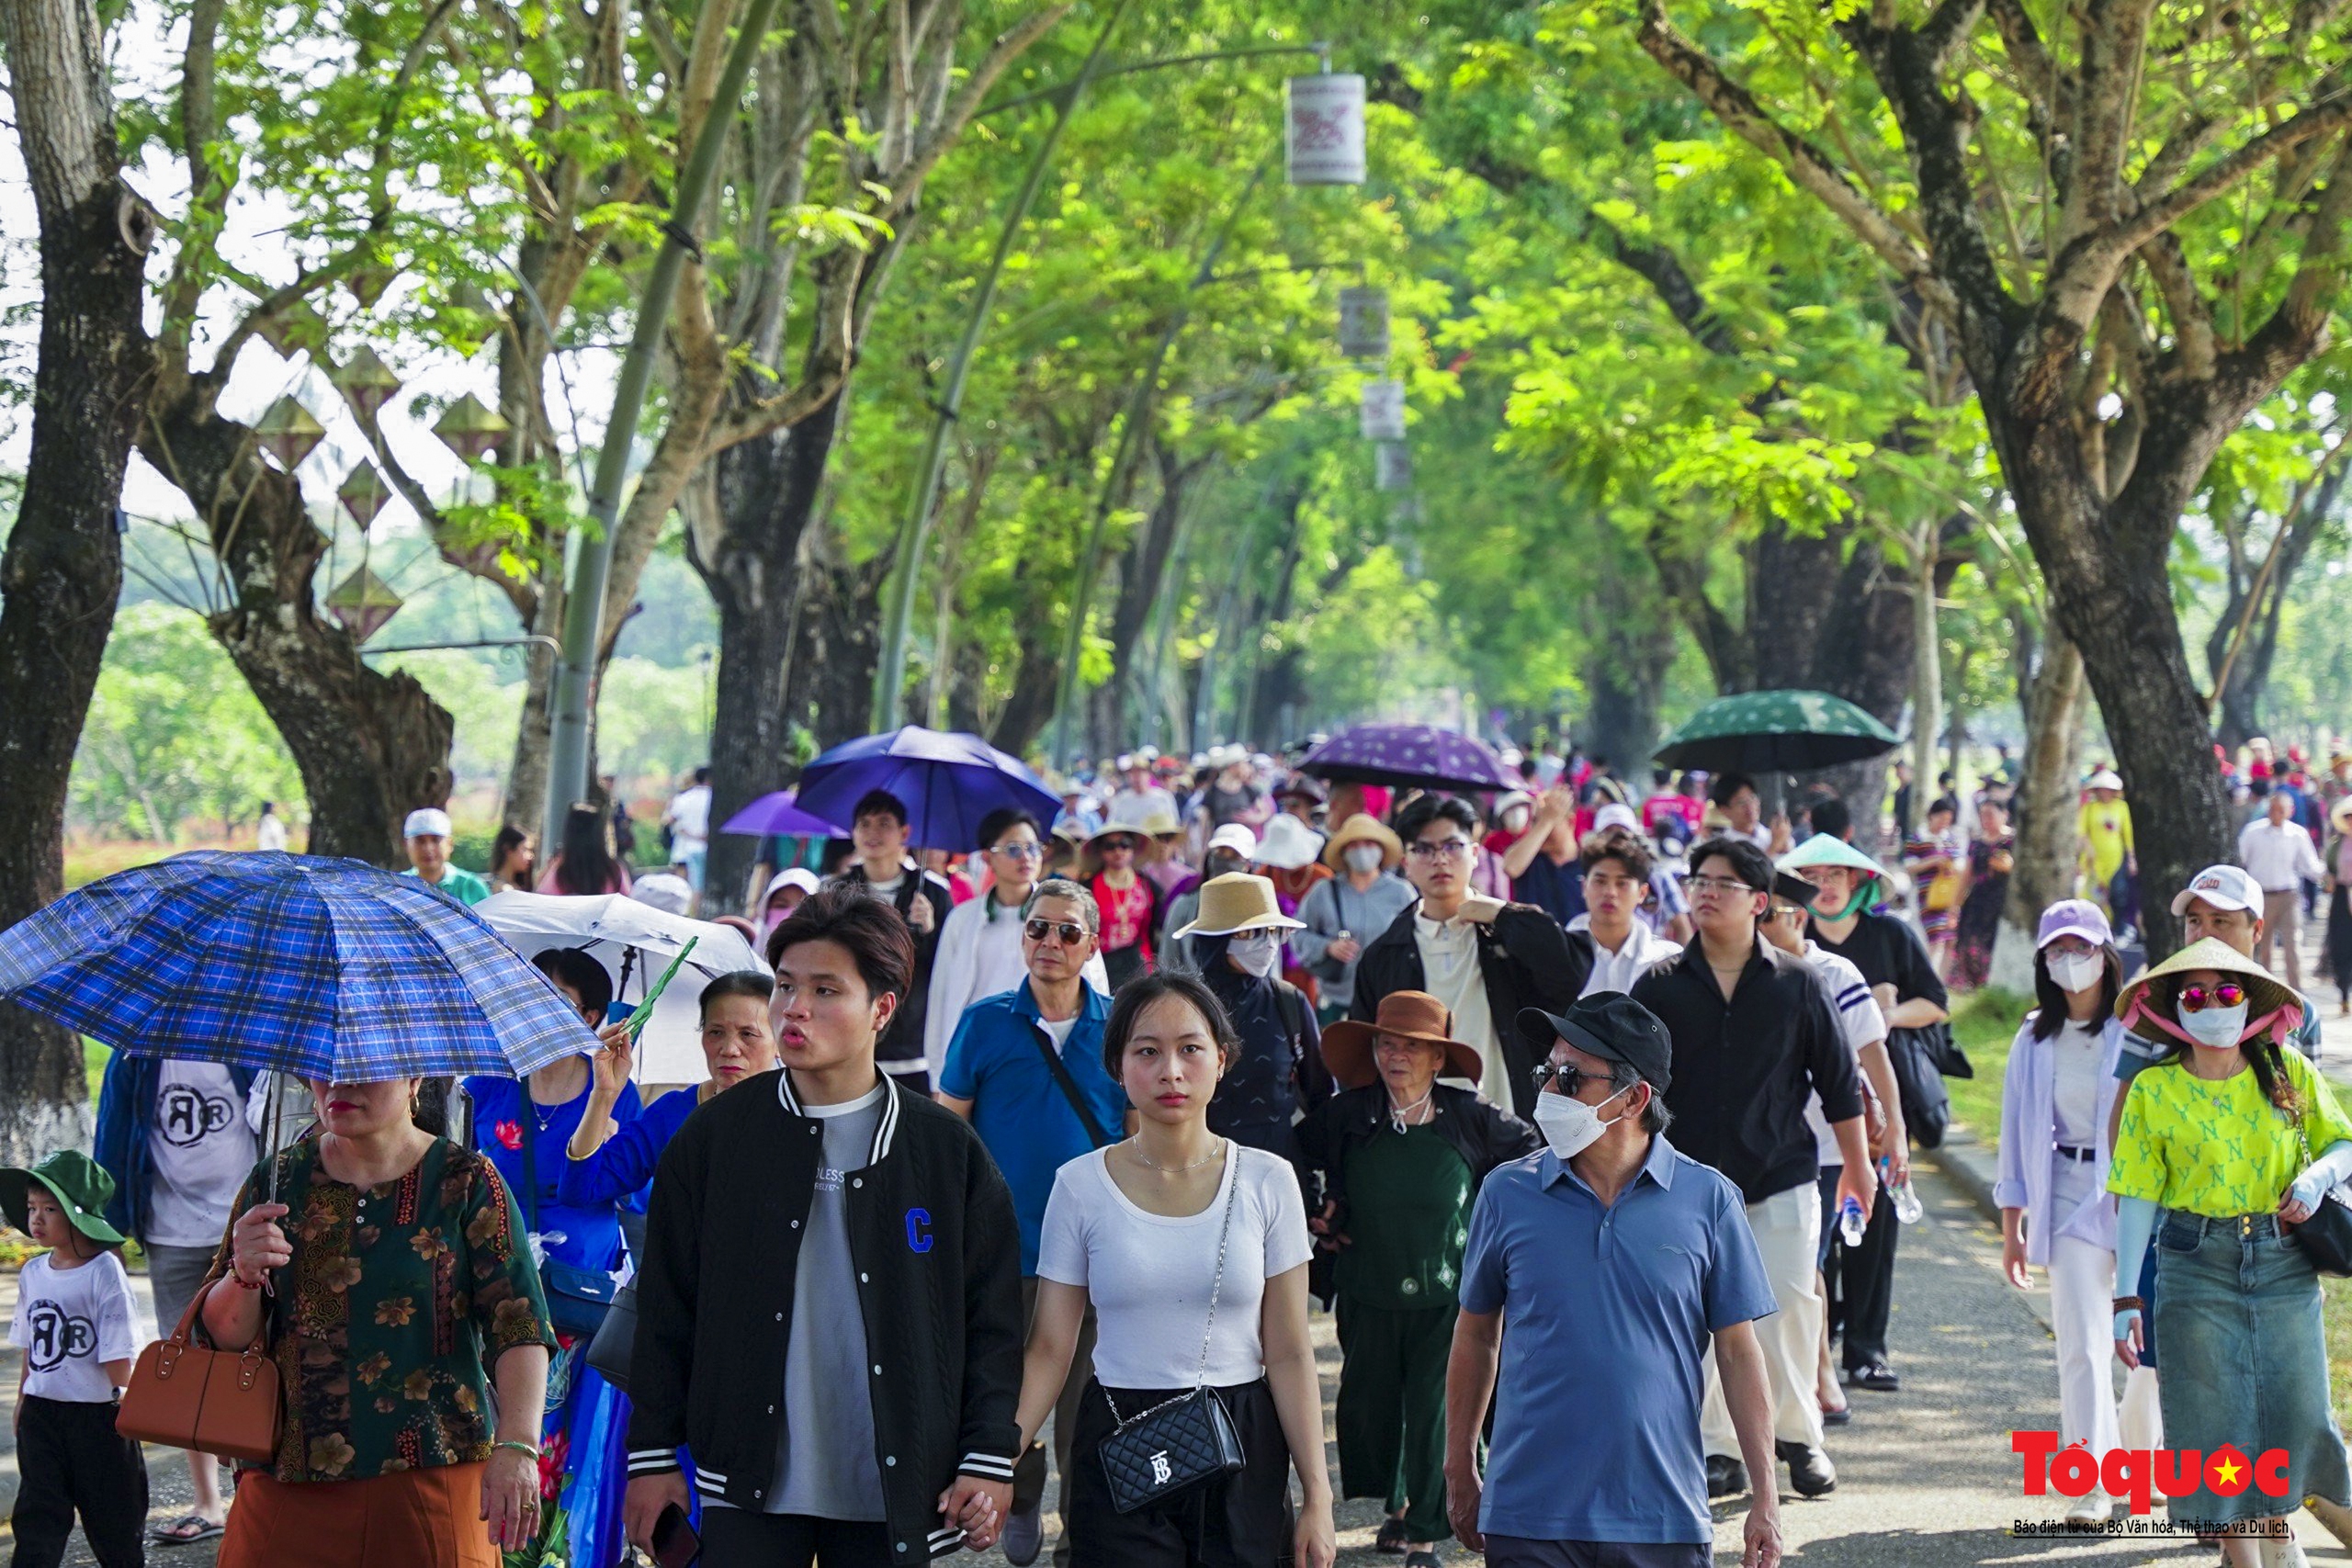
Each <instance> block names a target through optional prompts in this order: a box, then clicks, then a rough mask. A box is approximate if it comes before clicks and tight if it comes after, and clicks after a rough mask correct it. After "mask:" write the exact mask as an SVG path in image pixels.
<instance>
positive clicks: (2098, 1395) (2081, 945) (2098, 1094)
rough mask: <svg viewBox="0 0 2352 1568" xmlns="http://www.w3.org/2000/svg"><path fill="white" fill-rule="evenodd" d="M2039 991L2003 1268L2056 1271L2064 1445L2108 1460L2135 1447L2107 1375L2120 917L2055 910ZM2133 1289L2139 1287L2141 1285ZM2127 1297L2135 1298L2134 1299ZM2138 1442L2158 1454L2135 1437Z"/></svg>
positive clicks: (2004, 1136)
mask: <svg viewBox="0 0 2352 1568" xmlns="http://www.w3.org/2000/svg"><path fill="white" fill-rule="evenodd" d="M2035 950H2036V951H2035V953H2034V958H2033V989H2034V995H2035V997H2036V998H2038V999H2039V1000H2040V1002H2041V1006H2040V1007H2039V1008H2037V1009H2036V1010H2034V1011H2032V1012H2030V1013H2028V1014H2026V1015H2025V1022H2024V1024H2023V1025H2022V1026H2021V1027H2020V1028H2019V1029H2018V1037H2017V1040H2016V1043H2013V1044H2012V1045H2010V1047H2009V1065H2008V1070H2007V1077H2006V1079H2005V1081H2004V1083H2003V1085H2002V1089H2001V1151H2000V1155H2001V1158H2000V1174H1999V1179H1998V1180H1996V1181H1995V1182H1994V1184H1993V1201H1995V1202H1996V1203H1998V1204H1999V1205H2000V1206H2001V1266H2002V1268H2003V1269H2004V1270H2005V1271H2006V1272H2007V1275H2008V1277H2009V1283H2011V1284H2012V1285H2015V1286H2016V1287H2017V1288H2018V1289H2019V1290H2021V1291H2022V1290H2024V1289H2025V1288H2026V1287H2027V1284H2028V1282H2029V1276H2028V1275H2027V1272H2026V1268H2027V1265H2029V1264H2033V1263H2039V1264H2041V1266H2042V1267H2043V1268H2044V1269H2047V1270H2049V1274H2050V1323H2051V1331H2052V1335H2053V1337H2055V1338H2056V1339H2057V1341H2058V1413H2059V1414H2058V1425H2059V1441H2060V1442H2061V1443H2063V1444H2065V1445H2067V1446H2069V1447H2071V1446H2073V1445H2074V1444H2075V1443H2078V1442H2080V1443H2086V1444H2088V1445H2089V1448H2090V1451H2091V1452H2093V1453H2095V1454H2103V1453H2105V1452H2107V1450H2109V1449H2112V1448H2118V1447H2121V1446H2124V1444H2123V1441H2122V1438H2121V1436H2120V1424H2119V1422H2118V1418H2117V1412H2116V1404H2115V1385H2114V1382H2112V1379H2113V1375H2114V1374H2113V1373H2111V1372H2109V1371H2108V1340H2109V1334H2110V1331H2111V1326H2112V1319H2111V1317H2110V1308H2109V1303H2110V1302H2111V1301H2112V1299H2113V1298H2114V1297H2115V1295H2116V1294H2117V1291H2116V1280H2115V1200H2114V1199H2112V1198H2110V1197H2109V1196H2108V1193H2107V1164H2108V1158H2109V1154H2110V1153H2111V1152H2112V1151H2111V1149H2110V1146H2109V1142H2108V1137H2109V1134H2108V1127H2109V1115H2108V1112H2109V1110H2110V1109H2111V1108H2112V1107H2113V1104H2114V1101H2115V1100H2116V1099H2117V1098H2118V1095H2119V1092H2120V1090H2121V1089H2123V1087H2124V1086H2123V1085H2122V1084H2121V1083H2120V1082H2119V1081H2118V1080H2117V1078H2116V1077H2115V1063H2116V1057H2117V1056H2118V1055H2119V1054H2120V1052H2121V1049H2122V1043H2123V1026H2122V1025H2121V1024H2120V1023H2119V1022H2117V1021H2116V1019H2115V997H2116V993H2117V991H2118V990H2119V989H2120V988H2121V986H2122V982H2123V964H2122V960H2121V959H2120V957H2119V956H2118V954H2117V953H2116V951H2115V944H2114V941H2113V939H2112V938H2111V937H2110V935H2109V930H2108V924H2107V916H2106V914H2105V913H2104V912H2102V911H2101V910H2100V908H2099V907H2098V905H2096V904H2093V903H2090V902H2088V901H2087V900H2085V899H2080V898H2068V899H2065V900H2064V901H2062V902H2060V903H2056V904H2052V906H2050V908H2047V909H2045V910H2043V911H2042V915H2041V930H2040V931H2039V932H2037V933H2036V942H2035ZM2129 1283H2131V1284H2132V1285H2136V1283H2137V1277H2136V1276H2135V1277H2134V1280H2132V1281H2130V1282H2129ZM2125 1293H2129V1292H2125ZM2134 1436H2135V1437H2136V1438H2138V1439H2139V1441H2138V1442H2137V1443H2136V1444H2135V1445H2133V1446H2138V1447H2144V1448H2153V1447H2154V1446H2156V1442H2155V1438H2154V1434H2153V1433H2150V1432H2146V1431H2144V1430H2143V1431H2141V1432H2137V1433H2135V1434H2134ZM2111 1507H2112V1504H2111V1502H2110V1501H2109V1497H2108V1495H2107V1494H2106V1493H2104V1492H2102V1491H2100V1490H2099V1489H2098V1487H2093V1488H2092V1489H2091V1490H2090V1491H2089V1492H2088V1493H2087V1494H2086V1495H2084V1496H2082V1497H2080V1498H2078V1499H2076V1500H2075V1503H2074V1504H2073V1505H2072V1506H2070V1507H2068V1509H2067V1510H2066V1518H2067V1520H2068V1521H2069V1522H2070V1523H2083V1524H2094V1525H2103V1524H2105V1523H2106V1522H2107V1518H2108V1515H2109V1510H2110V1508H2111Z"/></svg>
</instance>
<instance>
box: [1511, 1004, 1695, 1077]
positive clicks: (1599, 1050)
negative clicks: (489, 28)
mask: <svg viewBox="0 0 2352 1568" xmlns="http://www.w3.org/2000/svg"><path fill="white" fill-rule="evenodd" d="M1519 1027H1520V1029H1521V1032H1523V1033H1525V1034H1526V1035H1527V1037H1528V1038H1529V1039H1531V1040H1539V1041H1540V1040H1542V1039H1543V1038H1544V1034H1545V1032H1547V1031H1548V1032H1550V1033H1552V1034H1555V1035H1557V1036H1558V1037H1559V1038H1561V1039H1563V1040H1565V1041H1566V1042H1567V1043H1569V1044H1571V1045H1573V1046H1575V1047H1576V1048H1577V1050H1579V1051H1589V1052H1590V1053H1591V1054H1592V1055H1596V1056H1600V1057H1602V1058H1604V1059H1606V1060H1608V1061H1611V1062H1623V1063H1624V1064H1625V1065H1626V1066H1629V1067H1631V1068H1633V1069H1634V1071H1635V1072H1637V1073H1639V1074H1640V1075H1641V1076H1642V1078H1643V1081H1645V1083H1648V1084H1649V1085H1650V1086H1651V1087H1652V1088H1654V1089H1657V1091H1658V1092H1659V1093H1661V1094H1663V1093H1665V1092H1666V1088H1667V1086H1668V1084H1669V1083H1671V1082H1672V1081H1673V1080H1674V1041H1673V1040H1672V1038H1671V1037H1669V1036H1668V1034H1667V1032H1666V1025H1665V1024H1663V1023H1661V1022H1659V1021H1658V1017H1657V1014H1656V1013H1654V1012H1652V1011H1650V1010H1649V1009H1647V1008H1645V1007H1644V1006H1643V1005H1642V1004H1641V1003H1639V1002H1637V1001H1635V1000H1634V998H1631V997H1629V996H1627V995H1625V994H1624V993H1623V991H1604V992H1601V993H1600V994H1599V995H1597V996H1589V997H1580V998H1577V1001H1576V1003H1575V1005H1574V1006H1572V1007H1570V1008H1569V1009H1568V1010H1567V1011H1566V1012H1564V1013H1553V1012H1545V1011H1544V1010H1543V1009H1542V1008H1526V1009H1523V1010H1521V1012H1520V1015H1519ZM1545 1054H1546V1055H1549V1054H1550V1052H1549V1047H1546V1050H1545Z"/></svg>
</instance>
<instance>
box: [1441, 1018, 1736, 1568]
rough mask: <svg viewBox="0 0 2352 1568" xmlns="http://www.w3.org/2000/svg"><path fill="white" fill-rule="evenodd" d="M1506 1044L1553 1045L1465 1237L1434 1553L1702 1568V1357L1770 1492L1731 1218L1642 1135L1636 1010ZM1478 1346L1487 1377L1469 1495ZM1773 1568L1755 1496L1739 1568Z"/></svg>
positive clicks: (1556, 1567)
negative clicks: (1447, 1545) (1501, 1360)
mask: <svg viewBox="0 0 2352 1568" xmlns="http://www.w3.org/2000/svg"><path fill="white" fill-rule="evenodd" d="M1519 1028H1520V1032H1521V1034H1522V1035H1523V1036H1525V1037H1526V1038H1528V1039H1531V1040H1533V1039H1542V1038H1544V1037H1545V1036H1547V1035H1548V1036H1549V1037H1550V1038H1551V1039H1552V1042H1553V1045H1552V1052H1551V1055H1550V1057H1549V1058H1548V1059H1547V1061H1546V1062H1545V1063H1544V1066H1541V1067H1539V1068H1538V1069H1537V1073H1538V1076H1539V1077H1541V1078H1542V1080H1543V1082H1542V1086H1541V1087H1542V1092H1540V1093H1539V1094H1538V1095H1537V1096H1536V1100H1535V1114H1534V1120H1535V1124H1536V1126H1537V1128H1539V1129H1540V1130H1541V1131H1542V1132H1543V1134H1544V1143H1545V1144H1546V1145H1549V1146H1548V1147H1547V1148H1546V1149H1545V1150H1544V1152H1543V1153H1541V1154H1536V1155H1531V1156H1528V1157H1527V1158H1525V1159H1523V1160H1521V1161H1519V1162H1518V1163H1516V1164H1514V1165H1507V1166H1504V1167H1503V1168H1500V1169H1498V1170H1497V1171H1496V1172H1495V1173H1494V1174H1493V1175H1492V1176H1489V1177H1488V1178H1487V1183H1486V1186H1485V1187H1484V1188H1483V1189H1482V1190H1480V1192H1479V1194H1478V1205H1477V1208H1476V1211H1475V1212H1474V1213H1473V1215H1472V1218H1471V1221H1470V1241H1469V1247H1468V1251H1467V1254H1466V1256H1465V1257H1464V1259H1463V1263H1462V1314H1461V1316H1460V1317H1459V1318H1458V1319H1457V1320H1456V1322H1455V1325H1454V1330H1453V1358H1452V1359H1451V1361H1450V1362H1449V1364H1448V1366H1447V1369H1446V1388H1445V1439H1446V1458H1445V1477H1446V1492H1447V1497H1448V1501H1449V1504H1450V1506H1451V1508H1452V1511H1453V1529H1454V1533H1455V1534H1456V1535H1458V1536H1459V1537H1461V1539H1462V1541H1463V1544H1464V1545H1465V1546H1468V1547H1470V1548H1471V1549H1472V1550H1473V1551H1480V1550H1483V1551H1485V1552H1486V1554H1487V1568H1601V1565H1602V1564H1606V1565H1607V1568H1707V1565H1708V1564H1709V1563H1711V1562H1713V1548H1712V1543H1713V1540H1714V1525H1713V1520H1712V1519H1711V1517H1710V1516H1709V1514H1708V1511H1707V1476H1706V1467H1705V1463H1704V1459H1703V1455H1704V1451H1705V1450H1704V1445H1703V1443H1702V1439H1701V1438H1700V1434H1699V1410H1700V1404H1701V1401H1702V1397H1703V1394H1704V1392H1705V1388H1706V1374H1705V1370H1704V1361H1705V1356H1706V1351H1707V1348H1708V1345H1709V1343H1710V1340H1711V1339H1712V1342H1713V1347H1714V1351H1715V1360H1716V1363H1717V1366H1718V1367H1719V1369H1720V1371H1721V1375H1722V1379H1723V1385H1724V1397H1725V1400H1726V1402H1727V1403H1728V1404H1729V1405H1730V1408H1731V1416H1732V1422H1733V1425H1734V1426H1735V1427H1736V1429H1737V1431H1738V1434H1739V1446H1740V1450H1741V1451H1742V1452H1743V1453H1744V1454H1745V1455H1746V1456H1747V1465H1748V1468H1749V1470H1750V1471H1751V1472H1753V1473H1755V1474H1758V1475H1770V1474H1771V1473H1772V1471H1771V1464H1772V1414H1771V1404H1770V1396H1769V1394H1768V1393H1766V1390H1765V1382H1764V1358H1763V1352H1762V1350H1761V1349H1760V1348H1759V1347H1758V1344H1757V1340H1756V1331H1755V1320H1756V1319H1757V1318H1759V1317H1762V1316H1765V1315H1766V1314H1770V1312H1771V1311H1772V1310H1773V1301H1772V1288H1771V1285H1770V1281H1768V1280H1767V1279H1766V1278H1765V1274H1764V1263H1763V1259H1762V1258H1761V1257H1760V1256H1758V1252H1757V1249H1756V1239H1755V1237H1754V1236H1753V1235H1750V1234H1749V1232H1748V1228H1747V1210H1746V1206H1745V1205H1744V1203H1743V1202H1742V1201H1741V1199H1740V1194H1739V1189H1737V1188H1736V1187H1735V1186H1733V1185H1732V1184H1731V1182H1730V1181H1729V1180H1728V1179H1725V1178H1724V1176H1723V1175H1722V1174H1721V1173H1719V1172H1717V1171H1715V1170H1713V1169H1712V1168H1708V1167H1706V1166H1703V1165H1701V1164H1699V1163H1698V1162H1697V1161H1696V1160H1693V1159H1691V1158H1689V1157H1688V1156H1684V1155H1680V1154H1678V1153H1676V1152H1675V1150H1674V1147H1673V1145H1669V1144H1668V1142H1667V1141H1666V1139H1665V1138H1664V1137H1662V1136H1660V1135H1659V1134H1662V1133H1664V1132H1665V1130H1666V1126H1667V1123H1668V1121H1669V1120H1670V1116H1669V1113H1668V1111H1667V1108H1666V1102H1665V1099H1664V1096H1665V1091H1666V1088H1667V1084H1668V1078H1669V1076H1670V1069H1671V1066H1672V1063H1673V1059H1674V1045H1673V1042H1672V1041H1671V1040H1670V1039H1668V1035H1667V1032H1666V1026H1665V1025H1664V1024H1662V1023H1660V1022H1659V1021H1657V1017H1656V1016H1655V1015H1653V1014H1652V1013H1651V1012H1650V1011H1649V1010H1647V1009H1645V1008H1644V1007H1643V1006H1642V1005H1641V1004H1640V1003H1639V1002H1636V1001H1634V999H1633V998H1630V997H1626V996H1623V995H1619V994H1614V993H1604V994H1600V995H1595V996H1590V997H1586V998H1582V999H1581V1000H1579V1001H1577V1003H1576V1005H1575V1006H1573V1007H1571V1008H1570V1009H1569V1010H1567V1011H1566V1013H1564V1014H1558V1015H1555V1014H1551V1013H1545V1012H1541V1011H1538V1010H1534V1009H1530V1010H1527V1011H1525V1012H1522V1013H1521V1014H1520V1017H1519ZM1506 1322H1508V1323H1509V1325H1510V1334H1509V1336H1508V1337H1506V1336H1505V1335H1504V1333H1503V1328H1504V1325H1505V1323H1506ZM1498 1344H1499V1345H1500V1346H1501V1347H1502V1352H1503V1354H1504V1355H1505V1356H1507V1357H1508V1365H1507V1366H1506V1367H1505V1368H1504V1369H1503V1377H1502V1381H1501V1398H1500V1401H1499V1403H1498V1404H1497V1406H1496V1410H1495V1429H1494V1446H1493V1449H1492V1451H1491V1452H1490V1453H1489V1454H1488V1455H1487V1468H1486V1473H1485V1474H1484V1475H1483V1476H1481V1475H1480V1473H1479V1471H1478V1462H1477V1439H1478V1433H1479V1429H1480V1427H1482V1426H1483V1424H1484V1423H1485V1421H1486V1416H1487V1401H1488V1400H1489V1399H1490V1398H1492V1397H1493V1396H1494V1395H1495V1393H1496V1387H1497V1384H1496V1371H1497V1359H1498V1354H1497V1348H1498ZM1597 1410H1605V1411H1609V1412H1611V1418H1610V1419H1607V1420H1601V1421H1596V1420H1594V1419H1592V1412H1594V1411H1597ZM1482 1537H1483V1540H1482V1539H1481V1538H1482ZM1780 1560H1781V1516H1780V1500H1779V1498H1778V1496H1777V1495H1776V1494H1775V1492H1774V1489H1773V1488H1771V1487H1770V1486H1758V1488H1756V1491H1755V1495H1754V1500H1753V1502H1752V1503H1751V1505H1750V1506H1749V1508H1748V1511H1747V1529H1746V1545H1745V1550H1744V1551H1743V1552H1742V1554H1741V1558H1740V1561H1741V1562H1742V1564H1743V1565H1744V1568H1774V1565H1775V1564H1777V1563H1778V1562H1780Z"/></svg>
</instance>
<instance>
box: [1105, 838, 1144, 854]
mask: <svg viewBox="0 0 2352 1568" xmlns="http://www.w3.org/2000/svg"><path fill="white" fill-rule="evenodd" d="M1135 847H1136V842H1135V840H1133V839H1105V840H1103V853H1104V854H1106V855H1115V854H1118V853H1120V852H1123V851H1126V850H1132V849H1134V848H1135Z"/></svg>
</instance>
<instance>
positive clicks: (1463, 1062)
mask: <svg viewBox="0 0 2352 1568" xmlns="http://www.w3.org/2000/svg"><path fill="white" fill-rule="evenodd" d="M1384 1034H1394V1035H1397V1036H1400V1037H1401V1038H1403V1039H1407V1040H1426V1041H1428V1042H1429V1043H1430V1044H1432V1045H1442V1046H1444V1047H1445V1066H1443V1067H1442V1068H1441V1069H1439V1072H1438V1076H1439V1077H1446V1078H1468V1079H1469V1080H1470V1081H1471V1082H1472V1083H1476V1082H1477V1081H1478V1080H1479V1079H1480V1078H1481V1077H1485V1076H1486V1071H1487V1065H1486V1063H1485V1062H1483V1061H1481V1060H1480V1059H1479V1057H1478V1050H1477V1047H1476V1046H1475V1045H1469V1044H1465V1043H1464V1042H1462V1041H1459V1040H1456V1039H1455V1038H1453V1014H1452V1013H1450V1012H1448V1011H1446V1010H1445V1004H1444V1003H1443V1002H1442V1001H1439V1000H1438V999H1437V998H1435V997H1433V996H1430V994H1429V993H1428V992H1427V991H1391V992H1389V993H1388V994H1387V995H1386V996H1385V997H1383V998H1380V1014H1379V1017H1378V1019H1377V1020H1376V1021H1374V1022H1371V1023H1366V1022H1364V1021H1363V1020H1362V1019H1355V1018H1349V1019H1341V1020H1340V1021H1339V1022H1337V1023H1335V1024H1333V1025H1331V1026H1330V1027H1329V1029H1326V1030H1325V1031H1324V1032H1323V1065H1324V1066H1327V1067H1329V1068H1330V1069H1331V1076H1332V1077H1335V1078H1337V1079H1339V1080H1340V1082H1341V1083H1343V1084H1345V1085H1346V1086H1347V1087H1348V1088H1350V1089H1362V1088H1363V1087H1364V1086H1365V1085H1366V1084H1374V1083H1378V1082H1379V1081H1380V1065H1379V1063H1378V1062H1376V1061H1375V1060H1374V1058H1373V1047H1374V1046H1375V1045H1377V1044H1378V1043H1380V1037H1381V1036H1382V1035H1384Z"/></svg>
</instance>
